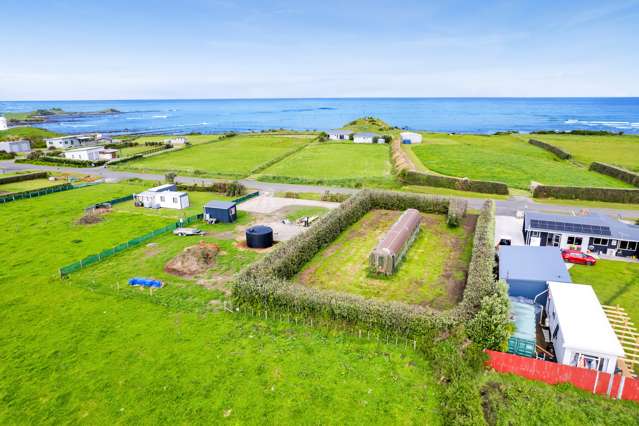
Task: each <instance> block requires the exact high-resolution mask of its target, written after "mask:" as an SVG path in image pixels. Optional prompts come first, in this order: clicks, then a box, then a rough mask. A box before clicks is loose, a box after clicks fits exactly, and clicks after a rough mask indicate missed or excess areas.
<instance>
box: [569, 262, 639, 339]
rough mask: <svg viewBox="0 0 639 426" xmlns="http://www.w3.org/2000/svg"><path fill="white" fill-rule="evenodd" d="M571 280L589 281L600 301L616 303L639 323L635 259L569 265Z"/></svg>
mask: <svg viewBox="0 0 639 426" xmlns="http://www.w3.org/2000/svg"><path fill="white" fill-rule="evenodd" d="M570 276H571V277H572V280H573V282H575V283H579V284H589V285H591V286H592V287H593V288H594V289H595V293H597V297H599V301H600V302H601V303H602V304H603V305H613V306H616V305H619V306H621V307H622V308H624V309H625V310H626V312H627V313H628V315H629V316H630V318H631V319H632V321H633V322H634V323H635V325H636V326H638V327H639V263H628V262H618V261H615V260H599V261H597V264H596V265H595V266H592V267H588V266H583V265H574V266H573V267H572V268H570Z"/></svg>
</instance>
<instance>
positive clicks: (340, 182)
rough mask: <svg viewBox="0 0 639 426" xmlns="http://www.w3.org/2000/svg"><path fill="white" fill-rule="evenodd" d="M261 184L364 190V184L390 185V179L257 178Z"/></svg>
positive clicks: (265, 176) (268, 176)
mask: <svg viewBox="0 0 639 426" xmlns="http://www.w3.org/2000/svg"><path fill="white" fill-rule="evenodd" d="M257 180H258V181H260V182H274V183H290V184H293V185H318V186H341V187H345V188H362V187H363V186H364V184H370V185H372V184H376V185H380V186H382V185H388V183H389V181H390V180H389V178H386V177H366V178H346V179H308V178H302V177H291V176H278V175H260V176H258V178H257Z"/></svg>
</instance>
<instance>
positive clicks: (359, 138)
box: [353, 132, 386, 143]
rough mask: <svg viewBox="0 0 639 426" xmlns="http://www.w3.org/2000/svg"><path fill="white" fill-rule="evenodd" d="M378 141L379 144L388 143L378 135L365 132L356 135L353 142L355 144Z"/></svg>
mask: <svg viewBox="0 0 639 426" xmlns="http://www.w3.org/2000/svg"><path fill="white" fill-rule="evenodd" d="M376 139H377V140H378V142H379V143H384V142H386V141H385V140H384V139H383V138H382V137H381V136H380V135H378V134H377V133H371V132H363V133H355V134H354V135H353V142H355V143H373V142H374V141H375V140H376Z"/></svg>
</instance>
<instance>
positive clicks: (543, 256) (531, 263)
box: [499, 246, 572, 283]
mask: <svg viewBox="0 0 639 426" xmlns="http://www.w3.org/2000/svg"><path fill="white" fill-rule="evenodd" d="M499 278H500V279H504V280H509V279H510V280H525V281H544V282H545V281H561V282H565V283H571V282H572V280H571V279H570V274H569V273H568V269H567V268H566V264H565V263H564V261H563V258H562V257H561V250H560V249H559V247H550V246H545V247H536V246H500V248H499Z"/></svg>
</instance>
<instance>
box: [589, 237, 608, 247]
mask: <svg viewBox="0 0 639 426" xmlns="http://www.w3.org/2000/svg"><path fill="white" fill-rule="evenodd" d="M592 243H593V244H594V245H597V246H607V245H608V239H607V238H593V239H592Z"/></svg>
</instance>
